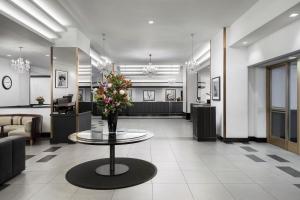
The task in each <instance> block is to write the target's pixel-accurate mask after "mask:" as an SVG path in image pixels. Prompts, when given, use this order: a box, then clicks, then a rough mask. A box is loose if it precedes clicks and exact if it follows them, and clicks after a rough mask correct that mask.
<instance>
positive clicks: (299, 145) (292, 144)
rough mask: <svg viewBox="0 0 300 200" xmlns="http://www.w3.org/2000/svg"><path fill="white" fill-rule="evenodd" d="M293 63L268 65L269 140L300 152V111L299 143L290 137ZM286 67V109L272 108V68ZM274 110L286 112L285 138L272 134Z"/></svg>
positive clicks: (299, 65)
mask: <svg viewBox="0 0 300 200" xmlns="http://www.w3.org/2000/svg"><path fill="white" fill-rule="evenodd" d="M291 63H293V61H290V62H283V63H279V64H276V65H271V66H267V70H266V108H267V110H266V111H267V112H266V121H267V127H266V130H267V142H268V143H270V144H273V145H276V146H279V147H281V148H283V149H286V150H288V151H291V152H294V153H298V154H300V143H299V140H300V127H299V124H300V112H297V143H295V142H291V141H290V138H289V130H290V123H289V118H290V110H289V107H290V102H289V98H290V65H291ZM282 66H284V67H286V68H287V75H286V76H287V77H286V81H287V83H286V93H287V94H286V106H285V109H276V108H275V109H274V108H272V106H271V105H272V102H271V96H272V94H271V81H272V76H271V70H272V69H275V68H277V67H282ZM299 77H300V59H299V60H297V110H298V108H300V106H299V105H300V80H299ZM272 111H278V112H284V113H285V139H282V138H278V137H273V136H272V127H271V124H272V117H271V114H272Z"/></svg>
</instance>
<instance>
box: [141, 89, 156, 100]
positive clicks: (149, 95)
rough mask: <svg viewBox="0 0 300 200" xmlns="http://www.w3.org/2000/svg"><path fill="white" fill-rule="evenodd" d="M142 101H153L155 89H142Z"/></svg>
mask: <svg viewBox="0 0 300 200" xmlns="http://www.w3.org/2000/svg"><path fill="white" fill-rule="evenodd" d="M143 100H144V101H155V90H144V91H143Z"/></svg>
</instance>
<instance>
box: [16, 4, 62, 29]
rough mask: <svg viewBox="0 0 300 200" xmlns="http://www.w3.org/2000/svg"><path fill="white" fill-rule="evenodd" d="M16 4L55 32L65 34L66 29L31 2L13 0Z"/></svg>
mask: <svg viewBox="0 0 300 200" xmlns="http://www.w3.org/2000/svg"><path fill="white" fill-rule="evenodd" d="M11 1H12V2H13V3H14V4H16V5H17V6H19V7H20V8H21V9H23V10H24V11H26V12H27V13H28V14H30V15H31V16H33V17H34V18H35V19H37V20H38V21H40V22H41V23H43V24H44V25H46V26H47V27H48V28H50V29H52V30H53V31H55V32H63V31H65V28H64V27H62V26H61V25H60V24H58V23H57V22H56V21H55V20H53V19H52V18H50V17H49V16H48V15H47V14H46V13H44V12H43V11H41V10H40V9H39V8H37V7H36V6H35V5H34V4H33V3H31V2H30V1H24V0H11Z"/></svg>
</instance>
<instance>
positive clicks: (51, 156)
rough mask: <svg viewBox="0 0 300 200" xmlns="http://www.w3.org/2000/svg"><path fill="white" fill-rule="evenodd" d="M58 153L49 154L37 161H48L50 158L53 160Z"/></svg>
mask: <svg viewBox="0 0 300 200" xmlns="http://www.w3.org/2000/svg"><path fill="white" fill-rule="evenodd" d="M55 156H56V155H47V156H45V157H43V158H41V159H39V160H38V161H36V162H48V161H49V160H51V159H52V158H54V157H55Z"/></svg>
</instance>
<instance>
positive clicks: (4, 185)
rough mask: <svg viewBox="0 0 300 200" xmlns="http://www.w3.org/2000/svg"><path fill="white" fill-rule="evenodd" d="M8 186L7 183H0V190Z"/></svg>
mask: <svg viewBox="0 0 300 200" xmlns="http://www.w3.org/2000/svg"><path fill="white" fill-rule="evenodd" d="M8 186H9V184H2V185H0V191H1V190H4V189H5V188H7V187H8Z"/></svg>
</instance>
